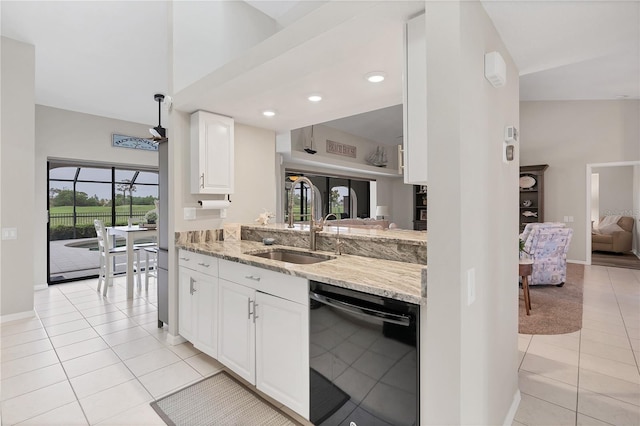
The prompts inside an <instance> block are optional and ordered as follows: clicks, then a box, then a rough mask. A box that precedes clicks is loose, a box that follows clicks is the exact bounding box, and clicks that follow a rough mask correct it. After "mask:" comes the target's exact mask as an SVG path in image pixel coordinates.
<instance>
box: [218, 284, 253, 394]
mask: <svg viewBox="0 0 640 426" xmlns="http://www.w3.org/2000/svg"><path fill="white" fill-rule="evenodd" d="M218 298H219V303H218V331H219V334H218V336H219V337H218V361H220V362H221V363H223V364H224V365H225V366H227V367H228V368H229V369H231V370H232V371H233V372H235V373H236V374H237V375H238V376H240V377H242V378H243V379H245V380H246V381H248V382H249V383H251V384H255V383H256V363H255V359H256V355H255V354H256V340H255V327H254V323H253V321H254V319H253V309H254V306H255V290H253V289H252V288H249V287H245V286H243V285H239V284H235V283H232V282H229V281H227V280H223V279H220V280H219V282H218Z"/></svg>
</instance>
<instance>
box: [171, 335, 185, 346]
mask: <svg viewBox="0 0 640 426" xmlns="http://www.w3.org/2000/svg"><path fill="white" fill-rule="evenodd" d="M186 341H187V339H185V338H184V337H182V336H180V335H179V334H178V335H177V336H174V335H173V334H167V343H168V344H170V345H171V346H175V345H179V344H180V343H184V342H186Z"/></svg>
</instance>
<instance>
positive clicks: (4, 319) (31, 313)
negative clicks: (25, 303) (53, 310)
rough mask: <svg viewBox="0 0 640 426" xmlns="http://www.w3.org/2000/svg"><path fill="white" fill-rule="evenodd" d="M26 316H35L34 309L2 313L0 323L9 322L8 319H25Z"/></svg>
mask: <svg viewBox="0 0 640 426" xmlns="http://www.w3.org/2000/svg"><path fill="white" fill-rule="evenodd" d="M26 318H36V311H34V310H33V309H32V310H30V311H24V312H18V313H15V314H8V315H2V316H0V324H3V323H5V322H9V321H17V320H21V319H26Z"/></svg>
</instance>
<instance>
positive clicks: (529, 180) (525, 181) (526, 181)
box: [520, 176, 536, 189]
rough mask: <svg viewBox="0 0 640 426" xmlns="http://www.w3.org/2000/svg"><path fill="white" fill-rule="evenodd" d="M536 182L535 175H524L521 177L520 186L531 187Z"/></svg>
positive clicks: (523, 187)
mask: <svg viewBox="0 0 640 426" xmlns="http://www.w3.org/2000/svg"><path fill="white" fill-rule="evenodd" d="M535 184H536V179H535V178H534V177H533V176H522V177H521V178H520V188H522V189H530V188H533V187H534V186H535Z"/></svg>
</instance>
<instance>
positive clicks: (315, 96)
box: [307, 93, 322, 102]
mask: <svg viewBox="0 0 640 426" xmlns="http://www.w3.org/2000/svg"><path fill="white" fill-rule="evenodd" d="M307 99H309V100H310V101H311V102H320V101H321V100H322V96H320V95H318V94H317V93H314V94H313V95H309V97H308V98H307Z"/></svg>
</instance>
